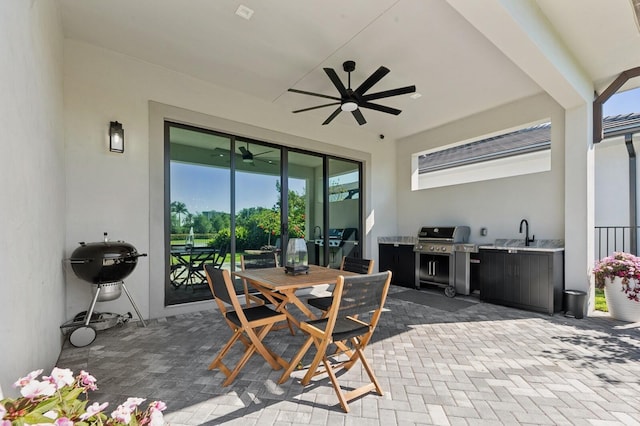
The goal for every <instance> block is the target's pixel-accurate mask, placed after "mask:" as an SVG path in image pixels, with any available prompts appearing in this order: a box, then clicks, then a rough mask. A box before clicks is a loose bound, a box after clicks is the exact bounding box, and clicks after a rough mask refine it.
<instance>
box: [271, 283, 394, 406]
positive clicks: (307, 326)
mask: <svg viewBox="0 0 640 426" xmlns="http://www.w3.org/2000/svg"><path fill="white" fill-rule="evenodd" d="M390 283H391V272H390V271H387V272H382V273H378V274H370V275H361V276H358V275H354V276H348V277H342V276H340V277H338V280H337V281H336V287H335V290H334V292H333V303H332V304H331V307H330V308H329V313H328V315H327V317H326V318H322V319H318V320H313V321H306V322H302V323H301V324H300V329H301V330H302V331H303V332H305V333H307V334H308V335H309V338H308V339H307V340H306V341H305V343H304V345H303V346H302V347H301V348H300V350H299V351H298V353H297V354H296V355H295V356H294V358H293V359H292V360H291V362H290V364H289V368H287V370H286V371H285V372H284V373H283V375H282V376H281V378H280V381H279V383H283V382H284V381H286V380H287V379H288V377H289V375H290V374H291V372H292V371H293V369H294V368H295V367H296V366H297V365H298V364H299V362H300V361H301V360H302V357H303V356H304V355H305V353H306V352H307V351H308V349H309V347H310V346H311V344H312V343H313V344H314V345H315V346H316V349H317V353H316V356H315V357H314V358H313V361H312V362H311V364H310V366H309V369H308V370H307V373H306V374H305V376H304V378H303V379H302V384H303V385H305V386H306V385H308V384H309V382H310V381H311V378H312V377H313V376H315V375H318V374H324V373H326V374H328V375H329V379H330V380H331V384H332V385H333V388H334V390H335V391H336V394H337V396H338V400H339V402H340V406H341V407H342V409H343V410H344V411H345V412H349V405H348V402H349V401H351V400H353V399H354V398H357V397H359V396H362V395H364V394H366V393H368V392H371V391H373V390H375V391H376V392H377V393H378V395H382V394H383V393H382V388H381V387H380V383H378V380H377V379H376V376H375V375H374V373H373V369H372V368H371V366H370V365H369V362H368V361H367V359H366V358H365V356H364V349H365V347H366V346H367V344H368V343H369V341H370V340H371V336H372V335H373V331H374V330H375V328H376V325H377V324H378V320H379V319H380V314H381V313H382V308H383V306H384V302H385V300H386V297H387V292H388V291H389V284H390ZM334 343H335V344H338V343H341V344H340V345H338V346H339V347H343V346H345V345H349V346H351V347H350V349H349V351H346V352H345V353H347V354H348V359H347V360H346V361H343V362H339V363H334V361H333V359H334V358H337V355H338V354H336V353H331V354H329V351H328V349H329V345H330V344H334ZM340 355H342V356H344V354H340ZM358 360H360V361H361V362H362V365H363V367H364V369H365V371H366V373H367V375H368V376H369V379H370V380H371V382H370V383H368V384H366V385H364V386H361V387H359V388H357V389H354V390H351V391H349V392H343V391H342V389H341V387H340V384H339V383H338V379H337V377H336V374H335V371H336V370H338V369H341V368H344V369H346V370H348V369H350V368H351V367H353V365H354V364H355V363H356V362H357V361H358ZM321 362H322V364H323V367H320V363H321ZM319 367H320V368H319Z"/></svg>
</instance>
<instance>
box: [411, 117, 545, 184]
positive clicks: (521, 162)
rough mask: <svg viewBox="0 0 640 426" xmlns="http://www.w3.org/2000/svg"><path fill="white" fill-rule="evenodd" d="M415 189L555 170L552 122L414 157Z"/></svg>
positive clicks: (514, 129)
mask: <svg viewBox="0 0 640 426" xmlns="http://www.w3.org/2000/svg"><path fill="white" fill-rule="evenodd" d="M411 164H412V166H411V167H412V182H411V189H412V190H418V189H427V188H437V187H441V186H448V185H456V184H461V183H469V182H478V181H483V180H489V179H497V178H502V177H508V176H517V175H523V174H529V173H539V172H544V171H549V170H551V121H550V120H543V121H541V122H537V123H529V124H527V125H524V126H520V127H518V128H513V129H509V130H506V131H505V130H503V131H501V132H498V133H497V134H493V135H485V136H482V137H480V138H477V139H473V140H467V141H463V142H458V143H455V144H451V145H447V146H443V147H438V148H436V149H431V150H428V151H423V152H419V153H415V154H412V158H411Z"/></svg>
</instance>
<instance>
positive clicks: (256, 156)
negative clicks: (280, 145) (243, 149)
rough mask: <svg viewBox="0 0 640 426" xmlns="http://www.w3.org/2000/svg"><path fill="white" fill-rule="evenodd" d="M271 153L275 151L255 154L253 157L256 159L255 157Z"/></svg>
mask: <svg viewBox="0 0 640 426" xmlns="http://www.w3.org/2000/svg"><path fill="white" fill-rule="evenodd" d="M270 152H273V150H271V149H270V150H269V151H262V152H259V153H257V154H253V157H254V158H255V157H257V156H258V155H264V154H268V153H270Z"/></svg>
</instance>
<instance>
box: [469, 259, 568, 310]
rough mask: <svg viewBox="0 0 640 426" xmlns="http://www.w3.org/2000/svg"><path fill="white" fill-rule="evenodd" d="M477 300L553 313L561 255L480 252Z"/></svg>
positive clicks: (557, 304)
mask: <svg viewBox="0 0 640 426" xmlns="http://www.w3.org/2000/svg"><path fill="white" fill-rule="evenodd" d="M478 258H479V259H480V265H479V269H478V277H479V281H480V300H484V301H487V302H493V303H498V304H502V305H507V306H513V307H517V308H522V309H527V310H532V311H538V312H546V313H549V314H553V313H554V312H558V311H559V310H560V309H561V305H562V292H563V290H564V262H563V253H562V252H549V253H546V252H535V251H519V252H515V253H510V252H507V251H500V250H480V253H479V256H478Z"/></svg>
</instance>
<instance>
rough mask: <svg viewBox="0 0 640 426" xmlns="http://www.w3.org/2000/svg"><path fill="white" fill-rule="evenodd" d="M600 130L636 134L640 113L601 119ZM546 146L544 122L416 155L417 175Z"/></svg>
mask: <svg viewBox="0 0 640 426" xmlns="http://www.w3.org/2000/svg"><path fill="white" fill-rule="evenodd" d="M603 128H604V137H605V139H606V138H607V137H613V136H617V135H620V134H622V133H634V132H640V113H630V114H621V115H615V116H608V117H605V118H604V119H603ZM550 146H551V123H550V122H548V123H543V124H539V125H536V126H532V127H527V128H526V129H520V130H516V131H514V132H509V133H505V134H503V135H499V136H494V137H490V138H485V139H481V140H478V141H474V142H470V143H467V144H462V145H458V146H455V147H451V148H447V149H442V150H438V151H434V152H430V153H428V154H423V155H420V156H419V157H418V173H428V172H433V171H436V170H443V169H448V168H451V167H459V166H463V165H468V164H474V163H480V162H483V161H488V160H495V159H498V158H506V157H511V156H514V155H521V154H525V153H531V152H536V151H541V150H545V149H549V147H550Z"/></svg>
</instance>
